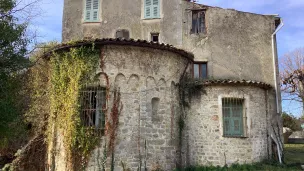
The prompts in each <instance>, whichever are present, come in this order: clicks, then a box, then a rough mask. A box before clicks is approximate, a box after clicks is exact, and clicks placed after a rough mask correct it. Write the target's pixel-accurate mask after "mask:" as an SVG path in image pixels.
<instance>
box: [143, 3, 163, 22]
mask: <svg viewBox="0 0 304 171" xmlns="http://www.w3.org/2000/svg"><path fill="white" fill-rule="evenodd" d="M159 1H160V0H145V18H160V14H159V11H160V5H159Z"/></svg>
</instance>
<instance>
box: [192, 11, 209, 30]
mask: <svg viewBox="0 0 304 171" xmlns="http://www.w3.org/2000/svg"><path fill="white" fill-rule="evenodd" d="M205 12H206V11H192V28H191V33H194V34H196V33H205V32H206V20H205Z"/></svg>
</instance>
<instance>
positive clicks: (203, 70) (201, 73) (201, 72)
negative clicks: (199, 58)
mask: <svg viewBox="0 0 304 171" xmlns="http://www.w3.org/2000/svg"><path fill="white" fill-rule="evenodd" d="M193 77H194V78H202V79H207V78H208V67H207V62H203V63H194V64H193Z"/></svg>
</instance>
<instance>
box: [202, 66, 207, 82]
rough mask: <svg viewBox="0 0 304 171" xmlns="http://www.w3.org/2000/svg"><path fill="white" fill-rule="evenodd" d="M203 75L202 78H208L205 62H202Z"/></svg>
mask: <svg viewBox="0 0 304 171" xmlns="http://www.w3.org/2000/svg"><path fill="white" fill-rule="evenodd" d="M201 68H202V69H201V70H202V71H201V72H202V73H201V77H202V78H204V79H206V78H207V63H205V64H201Z"/></svg>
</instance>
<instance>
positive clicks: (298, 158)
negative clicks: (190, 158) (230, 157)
mask: <svg viewBox="0 0 304 171" xmlns="http://www.w3.org/2000/svg"><path fill="white" fill-rule="evenodd" d="M284 147H285V152H284V153H285V163H286V165H280V164H278V163H270V162H263V163H255V164H244V165H238V164H235V165H232V166H231V167H215V166H195V167H188V168H186V169H181V170H175V171H256V170H259V171H303V170H302V169H301V164H304V144H285V145H284Z"/></svg>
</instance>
